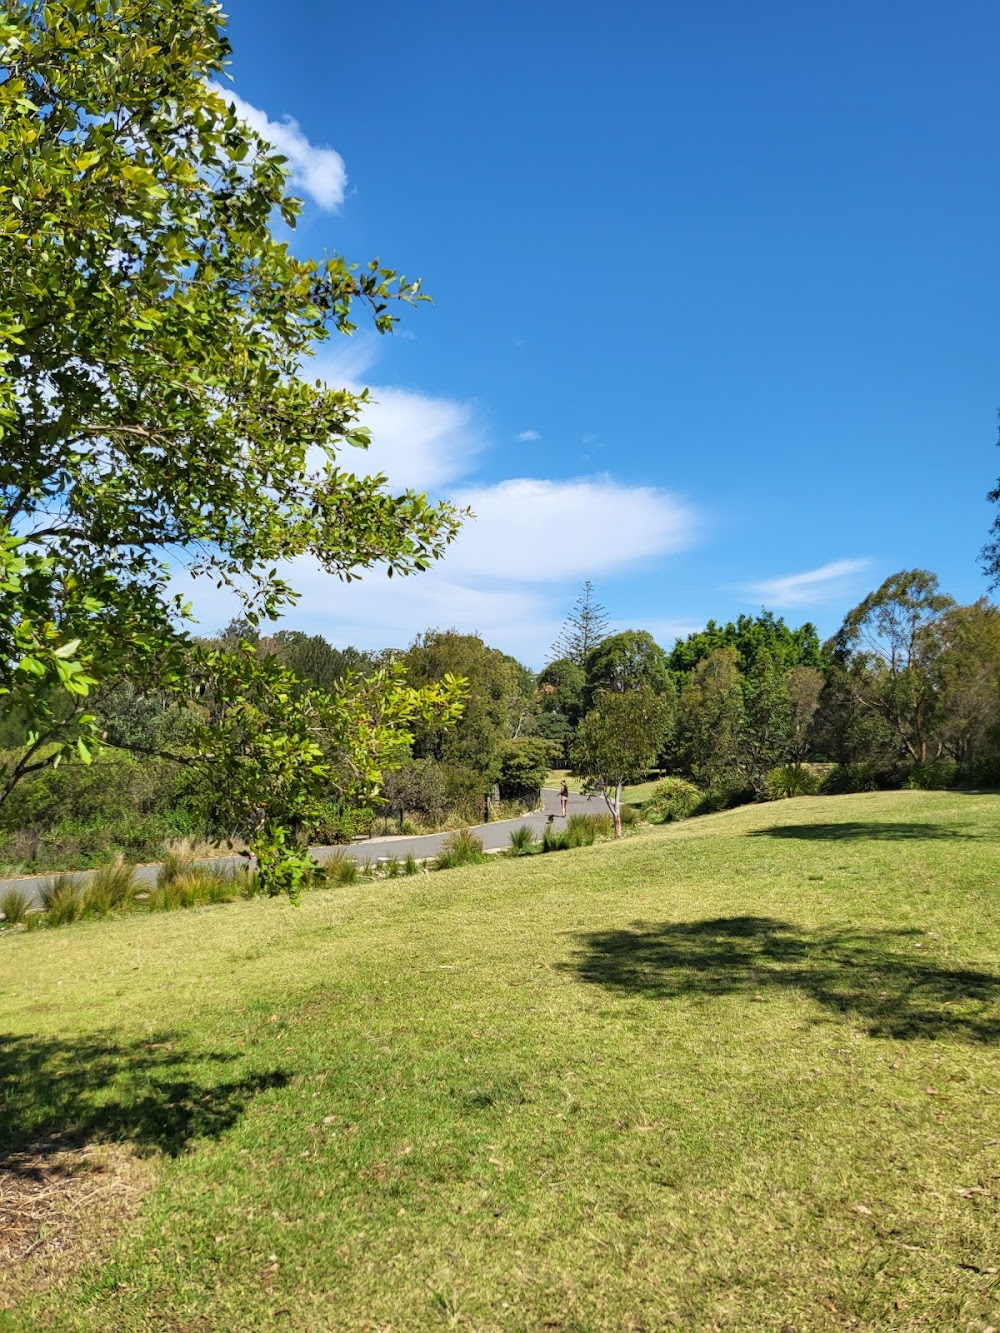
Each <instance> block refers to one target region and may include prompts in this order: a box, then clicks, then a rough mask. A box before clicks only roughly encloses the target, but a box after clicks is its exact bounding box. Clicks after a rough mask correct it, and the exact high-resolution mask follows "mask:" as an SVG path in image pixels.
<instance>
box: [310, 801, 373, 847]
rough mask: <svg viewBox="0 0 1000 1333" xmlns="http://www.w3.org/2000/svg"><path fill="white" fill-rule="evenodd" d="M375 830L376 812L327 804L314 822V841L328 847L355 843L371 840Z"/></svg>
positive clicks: (357, 807)
mask: <svg viewBox="0 0 1000 1333" xmlns="http://www.w3.org/2000/svg"><path fill="white" fill-rule="evenodd" d="M374 828H375V811H374V810H370V809H368V808H367V807H365V806H356V807H351V806H343V805H338V804H335V803H334V802H333V801H329V802H326V803H325V804H324V805H323V806H322V807H321V810H320V815H319V818H317V819H316V820H314V821H313V824H312V828H311V833H312V838H313V840H314V841H316V842H318V843H321V844H325V845H327V846H336V845H338V844H340V843H345V842H353V840H354V839H355V838H370V837H371V835H372V832H373V830H374Z"/></svg>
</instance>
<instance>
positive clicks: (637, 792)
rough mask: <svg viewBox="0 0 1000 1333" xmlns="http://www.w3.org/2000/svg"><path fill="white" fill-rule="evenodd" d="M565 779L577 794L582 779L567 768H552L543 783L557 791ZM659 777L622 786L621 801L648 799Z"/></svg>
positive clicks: (630, 802)
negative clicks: (629, 785)
mask: <svg viewBox="0 0 1000 1333" xmlns="http://www.w3.org/2000/svg"><path fill="white" fill-rule="evenodd" d="M564 779H565V782H566V786H567V787H568V788H569V789H570V791H571V792H576V793H577V795H579V793H580V791H581V790H582V787H583V779H582V778H577V777H574V776H573V774H572V773H570V771H569V769H568V768H553V769H551V770H550V771H549V773H548V775H547V776H546V779H545V785H546V787H547V788H548V789H549V790H550V791H558V790H559V784H560V782H562V781H563V780H564ZM659 780H660V779H659V778H658V777H657V778H651V779H650V780H649V782H637V783H635V784H634V786H631V787H623V788H622V801H623V803H624V804H625V805H642V803H643V801H648V800H649V798H650V796H652V794H653V788H654V787H655V786H656V784H657V782H659Z"/></svg>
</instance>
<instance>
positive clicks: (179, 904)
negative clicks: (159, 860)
mask: <svg viewBox="0 0 1000 1333" xmlns="http://www.w3.org/2000/svg"><path fill="white" fill-rule="evenodd" d="M197 902H198V879H197V875H196V873H195V872H186V871H183V872H181V873H179V874H176V875H173V876H171V877H170V878H169V879H167V880H164V881H163V882H162V883H161V884H159V886H158V887H157V890H156V892H155V893H151V894H150V895H149V901H148V904H147V905H148V907H149V910H150V911H151V912H157V911H159V912H174V911H177V910H178V908H184V907H194V906H195V904H196V903H197Z"/></svg>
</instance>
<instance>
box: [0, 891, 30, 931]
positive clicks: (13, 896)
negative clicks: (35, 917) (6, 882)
mask: <svg viewBox="0 0 1000 1333" xmlns="http://www.w3.org/2000/svg"><path fill="white" fill-rule="evenodd" d="M30 908H31V903H30V901H29V900H28V895H27V894H26V893H22V892H21V890H20V889H7V890H6V891H5V892H4V893H3V895H2V896H0V912H2V913H3V918H4V920H5V921H6V922H7V925H8V926H19V925H20V924H21V922H22V921H24V919H25V918H26V917H27V915H28V912H29V910H30Z"/></svg>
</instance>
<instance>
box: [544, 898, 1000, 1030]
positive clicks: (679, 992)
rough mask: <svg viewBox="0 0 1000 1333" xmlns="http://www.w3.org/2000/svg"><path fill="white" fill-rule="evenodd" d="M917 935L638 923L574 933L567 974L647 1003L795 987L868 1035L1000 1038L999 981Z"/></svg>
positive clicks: (742, 923) (756, 920) (741, 920)
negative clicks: (930, 948)
mask: <svg viewBox="0 0 1000 1333" xmlns="http://www.w3.org/2000/svg"><path fill="white" fill-rule="evenodd" d="M921 934H922V932H921V931H918V930H884V931H871V932H862V931H854V930H842V931H835V930H827V931H822V930H819V931H808V930H801V929H798V928H797V927H795V926H793V925H790V924H789V923H787V922H785V921H775V920H773V919H771V918H769V917H756V916H739V917H720V918H717V919H715V920H707V921H687V922H677V923H669V922H665V923H649V922H636V923H635V924H634V926H633V928H632V929H631V930H609V931H597V932H594V933H593V934H588V935H582V936H580V937H579V938H580V941H581V946H582V947H581V948H580V950H579V952H578V954H577V957H576V958H575V959H574V960H573V961H572V962H569V963H565V964H563V966H564V968H566V969H567V970H570V971H572V972H574V973H575V974H576V975H577V976H578V977H579V978H580V979H581V980H582V981H587V982H590V983H592V984H594V985H599V986H604V987H606V988H607V989H609V990H615V991H625V992H629V993H631V994H635V995H644V996H648V997H649V998H650V999H657V1000H672V999H677V998H679V997H681V996H690V995H693V996H706V997H712V996H723V995H740V994H744V995H758V994H759V995H763V994H764V993H765V992H766V991H768V990H793V991H799V992H801V993H803V994H805V995H808V996H809V997H810V998H811V999H813V1000H815V1001H816V1002H817V1003H818V1004H821V1005H822V1006H824V1008H827V1009H831V1010H834V1011H835V1012H837V1013H840V1014H844V1015H847V1016H851V1017H853V1018H855V1019H860V1020H861V1021H862V1022H864V1023H865V1024H867V1027H868V1033H869V1036H872V1037H893V1038H895V1039H897V1040H909V1039H912V1038H918V1037H925V1038H934V1037H944V1038H953V1039H956V1040H959V1041H968V1042H996V1041H998V1040H1000V976H995V975H994V974H993V973H991V972H979V971H974V970H973V969H971V968H961V967H957V968H949V967H942V966H940V965H938V964H937V963H935V962H934V961H933V960H932V959H930V958H923V957H921V956H920V954H918V953H916V952H915V951H914V950H913V949H912V948H910V949H907V947H906V946H907V944H908V943H909V942H911V941H912V939H913V937H914V936H918V937H919V936H920V935H921Z"/></svg>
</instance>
